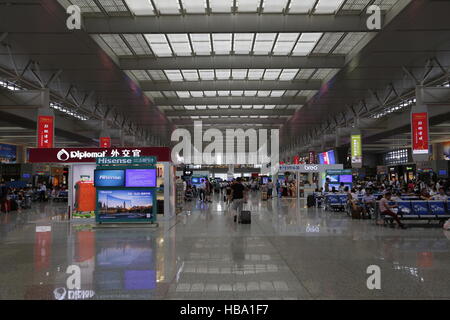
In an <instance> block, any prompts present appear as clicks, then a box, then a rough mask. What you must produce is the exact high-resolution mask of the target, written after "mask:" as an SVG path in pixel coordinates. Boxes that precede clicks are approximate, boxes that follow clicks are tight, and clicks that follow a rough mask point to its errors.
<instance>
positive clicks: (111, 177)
mask: <svg viewBox="0 0 450 320" xmlns="http://www.w3.org/2000/svg"><path fill="white" fill-rule="evenodd" d="M94 185H95V186H96V187H123V186H124V185H125V172H124V170H95V171H94Z"/></svg>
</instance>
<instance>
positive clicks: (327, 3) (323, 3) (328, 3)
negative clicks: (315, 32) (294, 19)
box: [314, 0, 344, 13]
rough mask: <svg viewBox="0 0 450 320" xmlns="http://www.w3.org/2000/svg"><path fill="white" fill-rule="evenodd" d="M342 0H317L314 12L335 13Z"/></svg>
mask: <svg viewBox="0 0 450 320" xmlns="http://www.w3.org/2000/svg"><path fill="white" fill-rule="evenodd" d="M342 2H344V0H319V2H318V3H317V6H316V9H315V11H314V13H335V12H336V10H338V9H339V7H340V6H341V4H342Z"/></svg>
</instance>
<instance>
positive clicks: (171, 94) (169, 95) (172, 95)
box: [162, 91, 177, 98]
mask: <svg viewBox="0 0 450 320" xmlns="http://www.w3.org/2000/svg"><path fill="white" fill-rule="evenodd" d="M162 93H163V95H164V96H165V97H166V98H176V97H177V94H176V92H175V91H162Z"/></svg>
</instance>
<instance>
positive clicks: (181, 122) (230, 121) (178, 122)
mask: <svg viewBox="0 0 450 320" xmlns="http://www.w3.org/2000/svg"><path fill="white" fill-rule="evenodd" d="M201 121H202V123H203V125H205V124H211V125H212V127H215V125H221V124H225V125H235V126H236V127H239V126H242V125H248V124H252V125H255V124H263V125H264V124H270V125H282V124H284V123H285V122H286V121H285V120H284V119H250V118H245V119H242V118H234V119H233V118H227V119H201ZM173 122H174V124H175V125H179V126H193V125H194V120H192V119H181V120H173ZM253 128H255V129H258V127H253ZM204 129H208V127H204Z"/></svg>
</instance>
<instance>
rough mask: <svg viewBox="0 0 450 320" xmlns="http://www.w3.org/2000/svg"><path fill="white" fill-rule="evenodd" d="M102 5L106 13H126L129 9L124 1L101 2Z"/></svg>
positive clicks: (109, 0)
mask: <svg viewBox="0 0 450 320" xmlns="http://www.w3.org/2000/svg"><path fill="white" fill-rule="evenodd" d="M99 3H100V5H101V6H102V7H103V9H105V11H106V12H126V11H127V8H126V7H125V5H124V4H123V2H122V0H99Z"/></svg>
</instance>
